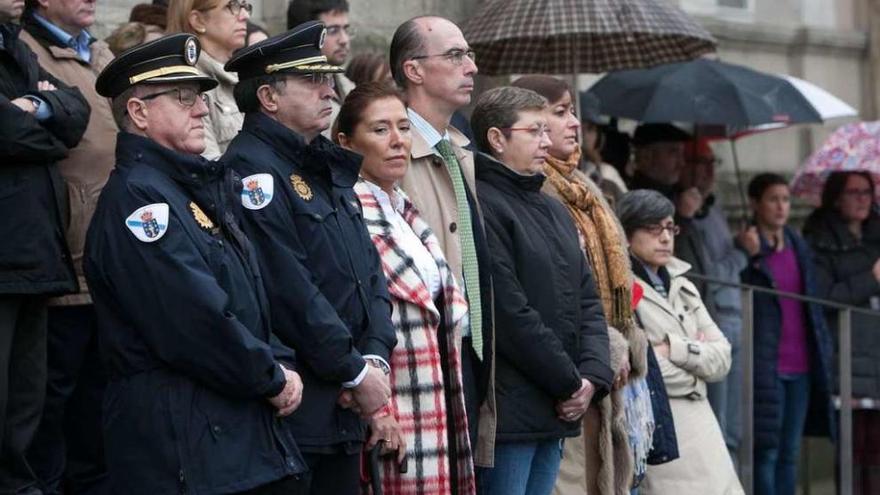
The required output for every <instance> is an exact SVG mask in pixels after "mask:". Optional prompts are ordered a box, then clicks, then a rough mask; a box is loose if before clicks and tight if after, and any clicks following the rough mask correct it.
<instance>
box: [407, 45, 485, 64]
mask: <svg viewBox="0 0 880 495" xmlns="http://www.w3.org/2000/svg"><path fill="white" fill-rule="evenodd" d="M431 57H443V58H445V59H446V60H449V61H450V62H452V65H461V64H463V63H464V58H465V57H467V58H469V59H471V62H474V63H476V62H477V54H476V52H474V51H473V50H471V49H467V50H462V49H460V48H453V49H452V50H449V51H448V52H446V53H437V54H434V55H418V56H415V57H412V58H411V59H410V60H421V59H423V58H431Z"/></svg>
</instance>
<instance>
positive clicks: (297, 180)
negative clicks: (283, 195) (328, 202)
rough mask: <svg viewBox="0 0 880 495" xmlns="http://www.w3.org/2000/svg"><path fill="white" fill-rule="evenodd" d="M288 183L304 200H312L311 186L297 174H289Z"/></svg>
mask: <svg viewBox="0 0 880 495" xmlns="http://www.w3.org/2000/svg"><path fill="white" fill-rule="evenodd" d="M290 185H291V186H292V187H293V190H294V191H296V193H297V194H299V197H301V198H302V199H304V200H306V201H311V200H312V188H311V187H309V185H308V183H306V181H305V180H304V179H303V178H302V177H300V176H299V175H297V174H293V175H291V176H290Z"/></svg>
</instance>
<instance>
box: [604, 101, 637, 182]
mask: <svg viewBox="0 0 880 495" xmlns="http://www.w3.org/2000/svg"><path fill="white" fill-rule="evenodd" d="M599 131H600V132H601V133H602V148H601V149H600V150H599V152H600V154H601V155H602V160H603V161H604V162H605V163H607V164H609V165H611V166H612V167H614V170H616V171H617V174H618V175H619V176H620V178H621V179H623V185H624V187H626V188H627V189H629V183H630V181H631V180H632V173H633V170H632V167H633V166H634V163H633V162H632V160H631V158H632V157H631V154H632V150H631V141H632V138H631V137H630V135H629V134H627V133H625V132H622V131H620V130H619V129H618V128H617V119H616V118H614V117H612V118H609V119H608V124H607V125H602V126H601V127H600V128H599Z"/></svg>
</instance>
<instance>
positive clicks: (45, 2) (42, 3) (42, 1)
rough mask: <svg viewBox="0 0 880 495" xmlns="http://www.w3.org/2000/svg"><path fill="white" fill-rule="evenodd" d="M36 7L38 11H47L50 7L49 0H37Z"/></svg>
mask: <svg viewBox="0 0 880 495" xmlns="http://www.w3.org/2000/svg"><path fill="white" fill-rule="evenodd" d="M34 7H36V9H37V11H38V12H45V11H46V10H48V9H49V0H37V4H36V5H35V6H34Z"/></svg>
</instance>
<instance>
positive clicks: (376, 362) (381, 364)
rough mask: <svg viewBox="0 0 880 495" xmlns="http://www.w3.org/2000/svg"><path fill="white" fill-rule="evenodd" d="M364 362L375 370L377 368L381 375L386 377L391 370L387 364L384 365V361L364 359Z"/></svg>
mask: <svg viewBox="0 0 880 495" xmlns="http://www.w3.org/2000/svg"><path fill="white" fill-rule="evenodd" d="M364 360H365V361H366V362H367V364H370V365H372V366H373V367H375V368H379V369H380V370H381V371H382V373H385V374H386V375H390V374H391V368H390V367H389V366H388V365H387V364H385V361H382V360H381V359H373V358H365V359H364Z"/></svg>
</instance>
